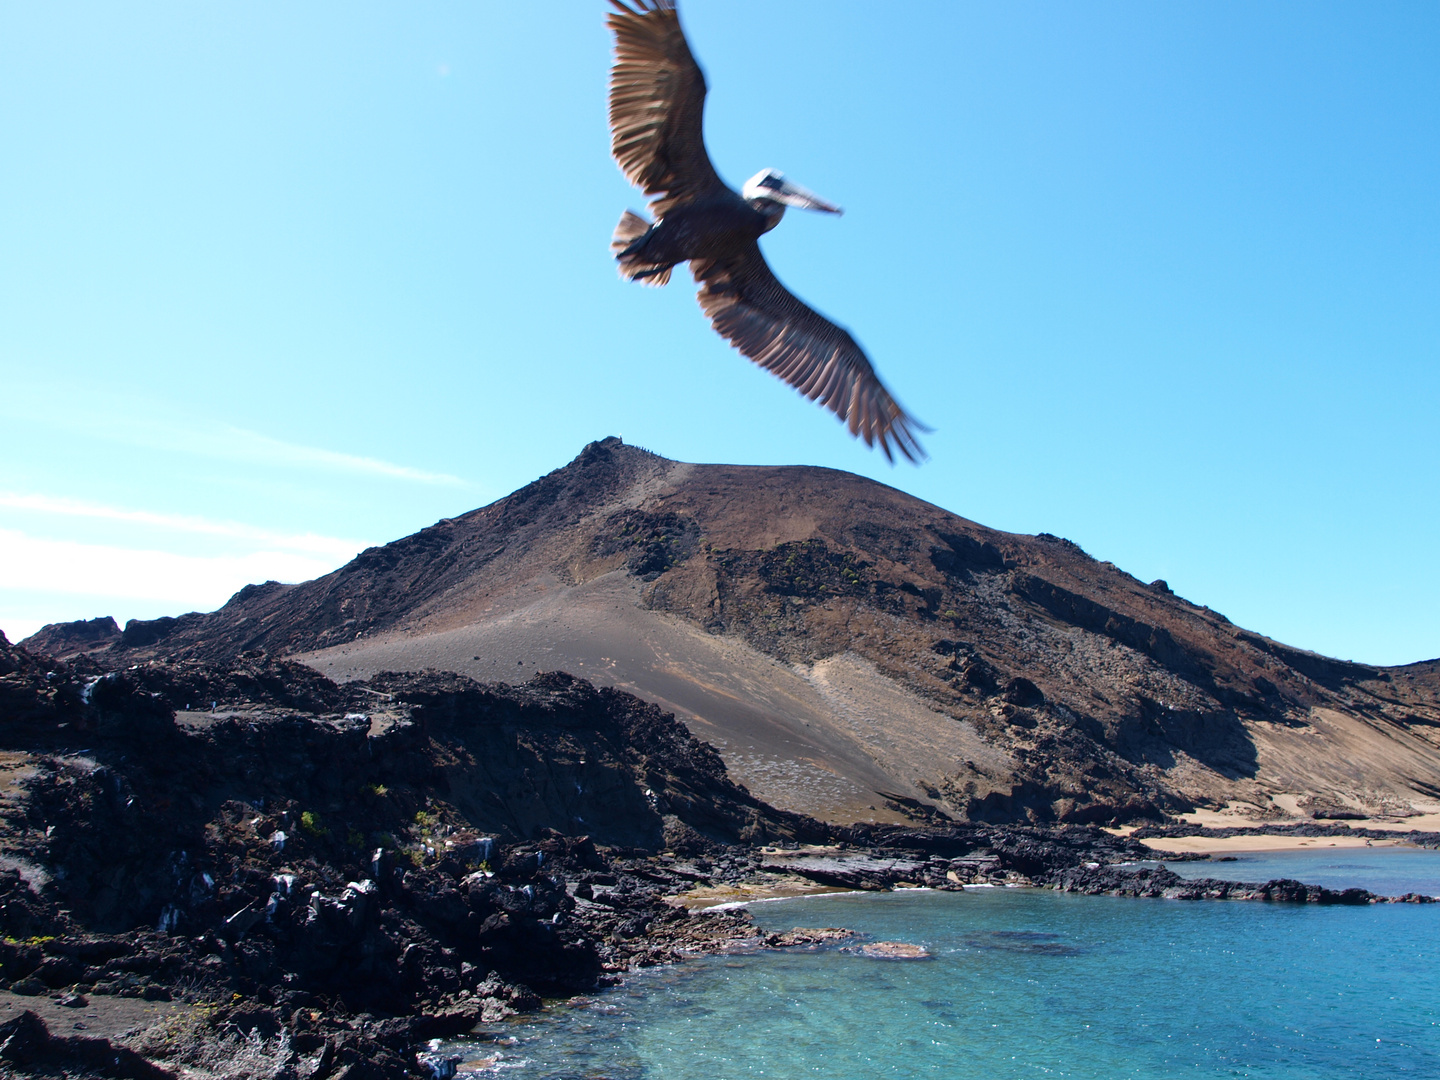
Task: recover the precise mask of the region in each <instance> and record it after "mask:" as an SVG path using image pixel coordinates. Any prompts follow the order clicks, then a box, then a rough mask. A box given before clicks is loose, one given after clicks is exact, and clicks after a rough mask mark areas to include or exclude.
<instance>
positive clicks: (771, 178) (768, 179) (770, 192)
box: [740, 169, 844, 214]
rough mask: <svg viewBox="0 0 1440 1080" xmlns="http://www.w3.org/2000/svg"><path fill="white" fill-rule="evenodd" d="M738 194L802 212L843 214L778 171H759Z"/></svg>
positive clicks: (836, 207) (838, 208)
mask: <svg viewBox="0 0 1440 1080" xmlns="http://www.w3.org/2000/svg"><path fill="white" fill-rule="evenodd" d="M740 194H741V196H742V197H743V198H745V199H769V200H770V201H771V202H777V203H783V204H784V205H786V206H798V207H799V208H800V209H802V210H822V211H824V212H825V213H827V214H841V213H844V211H843V210H841V209H840V207H838V206H835V205H833V204H831V203H828V202H826V201H825V200H824V199H822V198H820V196H818V195H816V194H815V193H814V192H813V191H807V190H805V189H804V188H803V187H801V186H800V185H799V184H792V183H791V182H790V181H789V180H786V179H785V174H784V173H782V172H781V171H780V170H779V169H761V170H760V171H759V172H758V173H756V174H755V175H754V176H752V177H751V178H750V179H749V180H746V181H745V186H744V187H743V188H742V189H741V191H740Z"/></svg>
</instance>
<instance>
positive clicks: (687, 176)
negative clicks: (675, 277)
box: [607, 0, 928, 461]
mask: <svg viewBox="0 0 1440 1080" xmlns="http://www.w3.org/2000/svg"><path fill="white" fill-rule="evenodd" d="M610 3H611V4H612V5H613V6H614V7H615V9H616V10H615V11H613V12H611V13H610V15H609V17H608V19H607V22H608V23H609V26H610V29H611V30H613V31H614V32H615V66H614V67H613V68H611V70H610V132H611V152H612V153H614V155H615V160H616V161H617V162H619V164H620V168H621V169H622V170H624V172H625V175H626V177H628V178H629V180H630V182H631V183H633V184H635V185H637V186H639V187H640V188H641V189H643V190H644V192H645V194H647V195H654V196H656V198H654V199H652V200H651V202H650V209H651V210H652V211H653V212H654V215H655V222H654V224H651V223H650V222H647V221H646V220H645V219H644V218H642V217H641V216H640V215H639V214H636V213H634V212H632V211H629V210H627V211H625V215H624V216H623V217H622V218H621V219H620V224H619V226H617V227H616V229H615V238H614V240H613V241H612V242H611V245H610V246H611V248H612V249H613V250H614V251H615V258H616V259H617V260H618V261H619V263H620V275H621V276H622V277H625V278H628V279H629V280H631V281H639V282H642V283H644V284H647V285H664V284H665V283H666V282H667V281H669V280H670V271H671V269H672V268H673V267H674V266H675V264H676V263H681V262H686V261H688V262H689V263H690V272H691V273H692V274H694V275H695V280H696V281H697V282H699V283H700V293H699V298H700V307H701V309H702V310H704V312H705V314H706V315H708V316H709V318H710V323H711V325H712V326H714V327H715V329H716V331H717V332H718V333H719V334H720V336H721V337H723V338H725V339H726V340H727V341H729V342H730V344H732V345H734V346H735V347H736V348H737V349H739V350H740V351H741V352H742V353H744V354H745V355H746V356H748V357H749V358H750V359H751V360H754V361H755V362H756V363H757V364H759V365H760V366H761V367H763V368H766V369H767V370H769V371H772V372H774V373H775V374H776V375H778V376H779V377H780V378H782V379H784V380H785V381H786V382H788V383H789V384H790V385H791V386H793V387H795V388H796V389H797V390H799V391H800V392H801V393H802V394H804V395H805V396H806V397H808V398H810V399H811V400H812V401H815V400H818V401H819V402H820V403H821V404H822V405H824V406H825V407H826V408H827V409H829V410H830V411H831V412H833V413H834V414H835V415H836V416H838V417H840V419H841V420H843V421H845V422H846V423H847V424H848V425H849V426H850V433H851V434H852V435H856V436H859V437H860V438H862V439H864V440H865V444H866V445H867V446H873V445H875V444H876V443H879V444H880V449H881V450H882V451H884V453H885V456H886V458H888V459H890V460H891V461H893V460H894V457H893V454H892V452H891V444H892V443H893V444H894V448H895V449H898V450H899V451H900V452H901V453H902V454H904V455H905V456H906V457H907V458H909V459H910V460H911V461H917V460H919V459H920V458H923V457H924V456H925V452H924V451H923V450H922V449H921V448H920V444H919V442H917V441H916V439H915V431H916V429H918V430H921V431H925V430H928V429H927V428H925V427H924V425H922V424H920V423H919V422H918V421H916V420H915V419H914V418H913V417H911V416H909V415H907V414H906V412H905V410H904V409H902V408H900V406H899V405H898V404H896V402H895V399H894V398H893V397H891V396H890V392H889V391H888V390H886V389H885V387H884V386H883V385H882V384H881V382H880V379H879V378H878V377H877V376H876V374H875V369H874V368H873V367H871V366H870V361H869V360H868V359H867V358H866V356H865V352H864V350H862V349H861V348H860V346H859V345H857V344H856V343H855V339H854V338H852V337H851V336H850V335H849V333H847V332H846V331H845V330H844V329H843V328H842V327H839V326H836V325H835V324H834V323H832V322H831V321H830V320H829V319H827V318H825V317H824V316H823V315H821V314H820V313H819V312H817V311H814V310H813V309H811V308H810V307H808V306H807V305H806V304H804V303H802V302H801V301H800V300H799V299H797V298H796V297H795V296H794V295H793V294H792V293H791V292H790V291H789V290H788V289H786V288H785V286H784V285H781V284H780V282H779V280H777V279H776V277H775V275H774V274H772V273H771V272H770V267H769V266H767V265H766V263H765V256H764V255H762V254H761V253H760V245H759V243H758V240H759V238H760V237H761V236H762V235H763V234H764V233H767V232H769V231H770V230H771V229H773V228H774V227H775V226H776V225H778V224H780V218H781V217H782V216H783V215H784V213H785V208H786V207H787V206H798V207H803V208H804V209H807V210H822V211H824V212H825V213H828V214H838V213H840V208H839V207H838V206H831V205H830V204H829V203H827V202H825V201H824V200H823V199H821V198H819V197H818V196H816V195H814V194H812V193H811V192H809V191H806V190H805V189H804V188H802V187H800V186H799V185H798V184H793V183H791V182H790V181H789V180H787V179H785V177H784V176H783V175H782V174H781V173H779V172H777V171H776V170H774V169H765V170H763V171H762V172H759V173H756V174H755V175H754V176H753V177H751V178H750V180H749V181H747V182H746V184H745V187H744V188H743V189H742V190H741V192H740V193H739V194H736V193H735V191H733V190H732V189H731V188H730V187H728V186H727V185H726V184H725V182H724V181H722V180H721V179H720V177H719V175H717V174H716V172H715V166H714V165H712V164H711V163H710V155H709V154H707V153H706V152H705V138H704V130H703V126H702V117H703V113H704V110H705V76H704V74H703V73H702V72H701V71H700V65H698V64H697V63H696V62H695V57H694V56H692V55H691V53H690V46H689V45H688V44H687V43H686V41H685V33H684V31H683V30H681V29H680V17H679V15H678V14H677V12H676V10H675V3H674V0H629V2H628V3H626V2H624V0H610Z"/></svg>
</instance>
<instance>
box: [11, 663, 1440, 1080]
mask: <svg viewBox="0 0 1440 1080" xmlns="http://www.w3.org/2000/svg"><path fill="white" fill-rule="evenodd" d="M1302 828H1312V829H1313V828H1317V826H1302ZM1319 828H1340V829H1344V828H1345V827H1344V826H1338V827H1323V826H1322V827H1319ZM1151 833H1156V830H1153V829H1151V830H1147V831H1146V835H1149V834H1151ZM1165 835H1171V834H1170V833H1168V832H1166V833H1165ZM1175 835H1180V834H1179V833H1176V834H1175ZM1305 835H1310V834H1308V833H1307V834H1305ZM1385 835H1386V836H1387V837H1388V838H1394V837H1395V835H1396V834H1394V833H1387V834H1385ZM1422 839H1424V838H1422ZM1153 857H1154V853H1153V852H1152V851H1150V850H1149V849H1148V848H1146V847H1145V846H1144V845H1143V844H1141V843H1140V838H1139V836H1138V834H1135V835H1131V836H1126V837H1119V836H1116V835H1114V834H1112V833H1109V832H1106V831H1104V830H1102V829H1099V828H1095V827H1092V826H1084V825H1070V826H1055V827H1039V826H1030V825H1006V824H991V823H974V824H951V825H946V826H938V827H925V828H920V827H914V828H906V827H896V826H874V827H872V826H848V827H842V826H834V825H829V824H826V823H823V822H819V821H816V820H813V819H811V818H807V817H804V816H802V815H798V814H792V813H787V812H783V811H779V810H777V809H775V808H774V807H771V806H768V805H767V804H765V803H763V802H762V801H760V800H758V799H756V798H755V797H754V796H752V795H751V794H750V793H749V792H748V791H746V790H745V789H744V788H743V787H741V786H739V785H737V784H735V783H733V782H732V781H731V780H730V779H729V777H728V775H727V774H726V771H725V767H724V764H723V762H721V760H720V758H719V756H718V755H717V754H716V753H715V751H714V750H713V749H712V748H711V747H709V746H708V745H706V744H703V743H700V742H698V741H697V740H695V739H694V738H693V737H691V736H690V735H689V733H688V732H687V731H686V730H685V728H684V727H683V726H682V725H681V724H679V723H678V722H677V721H676V720H675V719H674V717H672V716H670V715H669V714H665V713H662V712H660V710H658V709H656V708H655V707H654V706H652V705H649V704H647V703H645V702H643V701H640V700H639V699H636V698H634V697H631V696H630V695H627V694H624V693H621V692H618V691H613V690H599V689H596V688H595V687H594V686H592V685H590V684H589V683H586V682H584V681H582V680H579V679H574V678H572V677H570V676H568V675H563V674H559V673H552V674H547V675H538V676H536V677H535V678H534V679H532V680H531V681H529V682H528V683H526V684H524V685H522V686H506V685H504V684H493V685H482V684H478V683H475V682H472V681H471V680H469V679H465V678H462V677H459V676H454V675H450V674H444V673H425V674H419V675H382V676H378V677H376V678H375V679H372V680H369V681H368V682H365V683H357V684H350V685H346V686H339V685H336V684H334V683H331V682H329V681H328V680H326V679H324V678H322V677H321V676H319V675H317V674H316V673H315V672H313V671H311V670H310V669H308V668H304V667H302V666H300V665H296V664H290V663H285V662H281V661H275V660H272V659H270V658H267V657H265V656H263V655H247V656H243V657H241V658H240V659H238V660H235V661H233V662H229V663H223V664H208V663H200V662H184V663H162V662H153V663H147V664H140V665H135V666H133V667H129V668H127V669H125V670H122V671H108V670H105V669H103V668H101V667H100V666H98V665H97V664H96V663H95V662H94V661H90V660H87V659H85V658H83V657H82V658H79V659H77V660H75V661H73V662H71V663H61V662H57V661H54V660H52V659H50V658H46V657H43V656H36V655H33V654H31V653H29V652H27V651H26V650H24V649H20V648H17V647H15V646H12V645H10V644H9V643H8V642H6V641H5V640H4V639H3V637H0V997H3V999H4V1002H3V1003H0V1004H5V1003H8V1007H7V1008H5V1009H4V1011H0V1021H3V1022H0V1069H4V1070H8V1071H9V1073H18V1074H19V1075H41V1076H60V1075H70V1076H76V1075H81V1076H126V1077H162V1076H181V1075H186V1076H195V1077H203V1076H235V1077H256V1078H259V1077H266V1078H270V1077H286V1078H291V1077H293V1078H297V1080H300V1078H304V1080H320V1078H339V1077H345V1078H348V1080H357V1078H364V1077H387V1078H388V1077H397V1078H398V1077H403V1076H443V1075H446V1074H447V1070H449V1069H453V1063H450V1062H447V1061H445V1060H443V1059H437V1058H436V1057H435V1056H434V1055H433V1053H432V1052H431V1051H430V1050H429V1049H428V1046H427V1044H428V1041H429V1040H432V1039H443V1038H448V1037H453V1036H456V1035H460V1034H463V1033H465V1032H467V1031H469V1030H471V1029H472V1028H473V1027H474V1026H475V1025H476V1024H477V1023H482V1022H493V1021H495V1020H498V1019H503V1018H504V1017H506V1016H509V1015H512V1014H515V1013H521V1012H526V1011H529V1010H533V1009H536V1008H538V1007H539V1006H540V1004H541V1001H542V998H544V997H550V998H563V997H566V996H569V995H574V994H579V993H585V992H588V991H591V990H593V989H595V988H596V987H603V986H606V985H613V984H614V983H615V982H616V981H617V980H618V979H620V978H621V977H622V976H623V975H624V974H625V973H626V972H627V971H631V970H634V969H636V968H640V967H645V966H652V965H656V964H667V963H673V962H677V961H680V960H683V959H684V958H686V957H690V956H696V955H702V954H706V953H715V952H723V951H728V950H736V949H755V948H797V947H805V948H813V947H832V946H833V947H841V943H842V942H843V941H845V940H847V939H846V936H845V935H844V934H843V933H841V932H836V931H823V932H801V931H797V932H793V933H791V934H786V935H773V934H772V935H766V934H764V933H762V932H761V931H760V930H759V929H758V928H757V927H756V926H755V925H754V923H753V922H752V921H751V920H750V918H749V915H748V913H746V912H745V911H744V910H743V909H733V908H725V907H718V906H717V905H721V904H723V902H724V900H725V899H726V898H727V897H737V898H740V899H743V898H745V897H754V896H757V895H764V894H766V893H769V894H778V895H787V894H790V895H793V894H799V893H803V892H805V891H807V890H819V889H824V888H829V889H835V888H845V889H890V888H894V887H896V886H923V887H929V888H934V889H942V890H958V889H963V888H965V887H966V886H972V887H973V886H976V885H1013V886H1038V887H1048V888H1056V889H1061V890H1064V891H1070V892H1080V893H1087V894H1102V893H1103V894H1112V895H1122V896H1147V897H1167V898H1176V899H1252V900H1263V901H1270V902H1307V903H1321V904H1361V903H1373V902H1379V901H1382V900H1385V899H1388V898H1381V897H1375V896H1372V895H1371V894H1369V893H1367V892H1364V891H1363V890H1357V889H1350V890H1344V891H1338V892H1337V891H1334V890H1329V889H1322V888H1318V887H1314V886H1306V885H1303V884H1301V883H1299V882H1291V881H1280V882H1269V883H1265V884H1243V883H1237V882H1229V881H1216V880H1210V879H1205V880H1185V879H1181V878H1180V877H1178V876H1177V875H1175V874H1174V873H1173V872H1171V871H1169V870H1167V869H1164V868H1163V867H1161V868H1156V867H1137V866H1134V865H1124V864H1133V863H1136V862H1138V861H1141V860H1149V859H1153ZM1400 899H1409V900H1417V901H1418V900H1424V899H1426V898H1420V897H1405V898H1400ZM712 901H713V903H712ZM707 908H708V909H707ZM141 1005H144V1006H145V1007H147V1008H149V1009H151V1010H152V1011H151V1012H148V1013H146V1014H145V1016H146V1022H145V1023H131V1022H130V1020H132V1019H133V1015H132V1013H131V1012H127V1011H126V1010H127V1009H128V1008H130V1007H132V1006H134V1007H139V1006H141ZM70 1016H76V1017H80V1016H83V1017H85V1019H84V1020H83V1021H80V1020H77V1021H75V1022H72V1023H67V1022H66V1021H67V1019H68V1018H69V1017H70ZM122 1021H123V1022H122ZM82 1023H83V1025H84V1026H83V1028H82V1027H81V1024H82Z"/></svg>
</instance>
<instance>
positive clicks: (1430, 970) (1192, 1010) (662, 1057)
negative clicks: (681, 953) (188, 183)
mask: <svg viewBox="0 0 1440 1080" xmlns="http://www.w3.org/2000/svg"><path fill="white" fill-rule="evenodd" d="M1200 865H1203V864H1200ZM1226 865H1231V866H1233V865H1235V864H1226ZM752 910H753V911H754V914H755V918H756V920H757V922H759V923H760V924H761V925H763V926H765V927H767V928H770V929H782V930H783V929H790V928H792V927H796V926H827V925H829V926H847V927H851V928H853V929H856V930H859V931H863V932H865V933H867V934H869V935H871V937H872V938H873V939H875V940H896V941H907V942H914V943H919V944H923V945H925V946H926V947H928V948H929V950H930V951H931V953H932V954H933V959H931V960H921V961H886V960H875V959H868V958H865V957H861V956H857V955H854V954H849V953H842V952H838V951H826V952H810V953H807V952H759V953H754V954H750V955H744V956H729V957H712V958H707V959H704V960H699V961H696V962H694V963H690V964H685V965H681V966H679V967H676V968H668V969H660V970H654V971H650V972H647V973H644V974H641V975H638V976H633V977H630V978H628V979H627V981H626V984H625V985H624V986H623V987H620V988H618V989H616V990H613V991H609V992H606V993H603V994H598V995H596V996H595V997H593V998H591V999H589V1000H588V1002H585V1003H580V1004H577V1005H574V1006H570V1007H562V1008H557V1009H553V1010H549V1011H547V1012H546V1013H544V1014H542V1015H541V1016H540V1017H539V1018H538V1019H535V1020H529V1021H526V1022H523V1023H518V1024H512V1025H508V1026H505V1025H502V1026H496V1027H495V1028H493V1029H491V1033H492V1034H493V1035H494V1036H499V1037H501V1038H502V1039H503V1040H504V1042H503V1043H497V1042H483V1043H474V1042H470V1043H468V1044H465V1043H457V1044H453V1045H452V1048H451V1049H452V1052H456V1053H461V1054H463V1055H464V1056H465V1058H466V1059H467V1063H466V1064H465V1065H462V1072H463V1071H472V1072H479V1073H481V1074H482V1075H484V1074H490V1075H494V1074H499V1073H504V1074H506V1075H512V1076H515V1077H517V1078H519V1077H524V1078H527V1080H528V1078H532V1077H533V1078H546V1080H558V1078H562V1077H563V1078H578V1077H611V1078H616V1080H638V1078H659V1077H665V1078H667V1080H692V1078H693V1080H728V1078H734V1077H759V1076H770V1077H779V1078H786V1077H796V1076H802V1075H827V1076H853V1077H890V1076H895V1077H906V1076H937V1077H938V1076H946V1077H959V1078H969V1077H975V1078H980V1077H985V1078H1008V1077H1016V1078H1019V1077H1051V1076H1053V1077H1094V1078H1097V1080H1098V1078H1102V1077H1104V1078H1109V1077H1137V1078H1150V1077H1172V1076H1179V1075H1184V1076H1187V1077H1189V1076H1194V1077H1212V1076H1213V1077H1235V1076H1256V1077H1260V1076H1263V1077H1284V1078H1292V1077H1293V1078H1304V1080H1319V1078H1329V1077H1347V1078H1348V1077H1395V1076H1416V1077H1433V1076H1440V964H1437V960H1440V906H1429V905H1426V906H1419V905H1377V906H1367V907H1318V906H1315V905H1282V904H1264V903H1257V902H1183V901H1163V900H1134V899H1122V898H1116V897H1086V896H1073V895H1064V894H1059V893H1054V892H1049V891H1044V890H1032V889H989V890H974V891H966V892H964V893H936V892H929V891H923V890H917V891H907V892H895V893H870V894H863V895H854V894H846V895H838V896H830V897H821V898H814V899H804V900H792V901H785V902H782V903H771V904H758V905H755V906H754V908H753V909H752ZM511 1039H513V1040H514V1042H513V1043H512V1042H510V1040H511Z"/></svg>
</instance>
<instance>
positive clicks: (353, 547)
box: [0, 491, 369, 560]
mask: <svg viewBox="0 0 1440 1080" xmlns="http://www.w3.org/2000/svg"><path fill="white" fill-rule="evenodd" d="M0 507H5V508H8V509H12V510H28V511H32V512H35V513H41V514H55V515H59V516H62V517H79V518H94V519H98V520H102V521H117V522H128V523H131V524H135V525H145V526H150V527H152V528H157V529H164V530H168V531H171V532H182V533H195V534H199V535H204V536H223V537H230V538H233V539H237V540H249V541H253V542H254V543H257V544H262V545H267V546H269V547H275V548H280V549H282V550H285V551H303V552H310V553H312V554H315V555H324V556H328V557H331V558H334V559H338V560H345V559H348V558H350V557H351V556H353V555H354V554H355V553H356V552H357V551H361V550H363V549H364V548H366V547H368V546H369V544H368V543H367V542H365V541H363V540H351V539H346V538H345V537H339V536H321V535H318V534H316V533H301V534H298V535H297V534H291V533H281V532H276V531H274V530H271V529H263V528H259V527H258V526H255V525H246V524H244V523H242V522H238V521H215V520H212V519H210V518H203V517H193V516H189V515H182V514H157V513H154V512H152V511H149V510H130V509H126V508H123V507H118V506H106V505H104V504H102V503H91V502H83V501H81V500H79V499H67V498H59V497H56V496H53V495H33V494H21V493H18V492H13V491H0Z"/></svg>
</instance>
